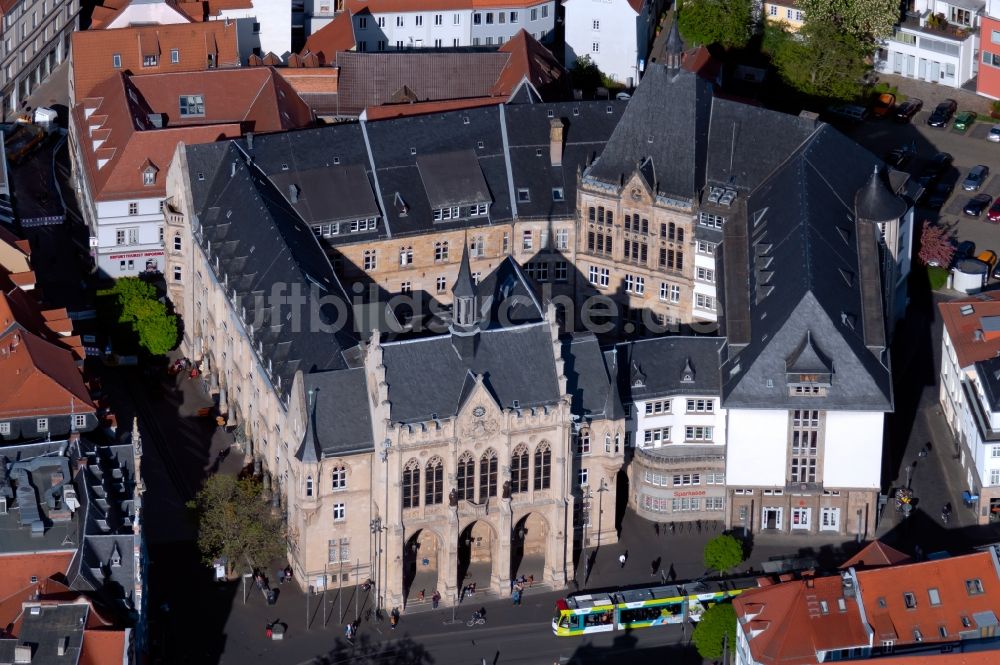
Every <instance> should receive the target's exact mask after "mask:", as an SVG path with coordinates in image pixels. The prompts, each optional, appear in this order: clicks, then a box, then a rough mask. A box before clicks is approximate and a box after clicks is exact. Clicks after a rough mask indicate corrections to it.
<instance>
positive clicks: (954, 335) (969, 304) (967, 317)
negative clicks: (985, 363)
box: [938, 293, 1000, 367]
mask: <svg viewBox="0 0 1000 665" xmlns="http://www.w3.org/2000/svg"><path fill="white" fill-rule="evenodd" d="M938 309H939V310H940V312H941V318H942V320H943V321H944V327H945V330H947V331H948V337H949V338H951V344H952V346H953V347H954V349H955V354H956V356H957V357H958V366H959V367H969V366H970V365H972V364H973V363H976V362H979V361H980V360H988V359H989V358H993V357H995V356H996V355H997V354H998V353H1000V334H998V333H996V332H992V331H990V327H991V326H990V325H985V326H984V319H987V321H986V323H992V324H997V323H1000V319H997V320H995V321H994V320H992V319H991V317H1000V299H998V298H997V296H995V295H994V294H992V293H981V294H979V295H977V296H974V297H971V298H962V299H959V300H951V301H948V302H944V303H940V304H938ZM969 309H971V310H972V311H969ZM963 310H965V311H966V312H968V313H967V314H963V313H962V312H963Z"/></svg>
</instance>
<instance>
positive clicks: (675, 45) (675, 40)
mask: <svg viewBox="0 0 1000 665" xmlns="http://www.w3.org/2000/svg"><path fill="white" fill-rule="evenodd" d="M666 51H667V69H673V70H676V69H680V68H681V59H682V57H683V55H684V41H683V40H682V39H681V32H680V29H679V28H678V27H677V16H676V15H675V16H674V22H673V23H672V24H671V26H670V34H668V35H667V43H666Z"/></svg>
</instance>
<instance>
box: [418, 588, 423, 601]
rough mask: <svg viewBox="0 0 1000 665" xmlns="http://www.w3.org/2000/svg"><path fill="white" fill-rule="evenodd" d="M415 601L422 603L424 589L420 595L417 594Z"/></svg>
mask: <svg viewBox="0 0 1000 665" xmlns="http://www.w3.org/2000/svg"><path fill="white" fill-rule="evenodd" d="M417 600H418V601H420V602H421V603H422V602H424V589H421V590H420V593H419V594H417Z"/></svg>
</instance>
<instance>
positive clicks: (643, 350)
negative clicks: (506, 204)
mask: <svg viewBox="0 0 1000 665" xmlns="http://www.w3.org/2000/svg"><path fill="white" fill-rule="evenodd" d="M724 342H725V340H723V339H721V338H718V337H677V336H670V337H655V338H651V339H642V340H637V341H635V342H631V343H629V344H619V345H618V347H617V349H618V357H619V363H620V367H621V369H620V375H621V376H620V385H623V386H625V387H626V388H627V390H628V393H626V394H629V395H630V396H631V399H632V400H633V401H639V400H647V399H657V398H660V397H665V396H667V395H717V394H718V393H719V350H720V349H721V348H722V345H723V343H724ZM685 370H691V371H690V376H692V377H693V380H691V381H684V380H683V378H684V373H685Z"/></svg>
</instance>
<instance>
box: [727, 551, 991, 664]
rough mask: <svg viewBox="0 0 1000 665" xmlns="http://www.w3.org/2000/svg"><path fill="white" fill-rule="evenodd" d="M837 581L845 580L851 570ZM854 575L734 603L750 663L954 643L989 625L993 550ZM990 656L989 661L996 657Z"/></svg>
mask: <svg viewBox="0 0 1000 665" xmlns="http://www.w3.org/2000/svg"><path fill="white" fill-rule="evenodd" d="M892 552H895V550H892V551H891V552H890V551H889V550H888V549H886V550H884V551H882V552H881V554H880V555H879V556H885V557H886V558H887V559H895V558H897V555H898V554H899V553H898V552H896V554H892ZM842 575H843V576H844V579H845V580H847V582H850V580H851V575H852V573H851V572H850V571H849V572H845V573H843V574H842ZM853 575H854V579H856V584H853V583H845V581H842V578H841V577H840V576H829V577H822V578H817V579H815V580H814V581H812V582H810V580H808V579H803V580H794V581H788V582H784V583H781V584H775V585H772V586H766V587H762V588H759V589H753V590H750V591H747V592H745V593H743V594H742V595H740V596H739V597H737V598H736V599H735V600H734V601H733V604H734V607H735V609H736V614H737V617H738V618H739V624H738V626H739V629H740V630H742V631H743V634H744V636H746V638H747V640H748V643H749V646H750V652H751V654H752V656H753V658H754V660H756V661H757V662H758V663H762V664H764V665H772V664H775V665H777V664H787V665H793V664H794V665H799V664H802V663H815V662H817V655H818V653H819V652H821V651H830V650H839V649H846V648H850V647H858V646H878V645H880V644H881V643H882V642H883V641H892V642H893V644H894V646H895V648H897V649H898V648H900V647H904V646H917V645H925V646H927V645H933V644H934V643H945V642H955V641H958V640H959V639H961V633H963V632H966V631H972V632H973V633H974V634H975V635H976V636H978V635H979V629H980V627H982V628H983V629H985V630H987V631H988V630H990V628H989V627H990V626H995V625H996V621H997V618H996V612H997V607H998V605H997V598H998V597H1000V562H998V561H997V559H996V554H995V553H994V552H993V551H987V552H979V553H975V554H969V555H965V556H959V557H953V558H948V559H938V560H934V561H923V562H919V563H906V564H896V565H887V566H882V567H875V568H869V569H866V570H856V571H854V573H853ZM810 584H811V585H812V586H810ZM852 588H853V592H852V591H851V589H852ZM859 599H860V603H859ZM824 603H825V605H824ZM841 607H843V610H842V609H841ZM862 608H863V610H864V611H863V613H862V611H861V609H862ZM863 617H866V618H867V623H865V621H864V620H863ZM979 622H982V626H980V625H979ZM869 631H871V633H870V636H869ZM993 656H994V657H993V659H992V662H996V661H997V660H998V658H997V657H996V652H994V654H993ZM935 657H937V655H935ZM890 662H893V663H903V662H906V663H910V662H912V663H914V664H915V663H917V662H921V663H922V662H923V659H919V660H913V661H909V660H906V661H904V660H895V659H893V660H891V661H890ZM934 662H935V663H940V662H942V661H938V660H935V661H934ZM958 662H961V661H957V662H956V665H957V663H958ZM970 662H981V661H970Z"/></svg>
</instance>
